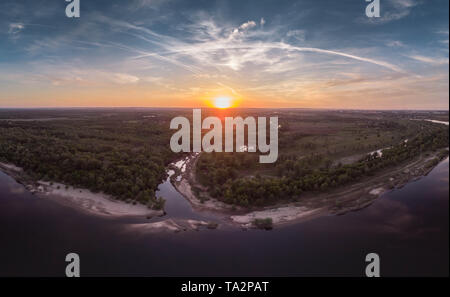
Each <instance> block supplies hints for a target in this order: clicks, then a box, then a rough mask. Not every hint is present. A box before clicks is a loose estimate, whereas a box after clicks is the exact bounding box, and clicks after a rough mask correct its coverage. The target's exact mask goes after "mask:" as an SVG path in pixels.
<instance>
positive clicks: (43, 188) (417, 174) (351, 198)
mask: <svg viewBox="0 0 450 297" xmlns="http://www.w3.org/2000/svg"><path fill="white" fill-rule="evenodd" d="M437 155H438V152H434V153H432V154H430V155H429V156H428V157H424V156H419V157H417V158H416V159H414V160H412V161H410V162H408V163H407V164H403V165H402V166H398V167H396V168H391V169H388V170H383V171H382V172H380V173H378V174H377V175H375V176H372V177H366V178H364V179H363V180H361V181H360V182H358V183H354V184H350V185H347V186H345V187H340V188H337V189H335V190H333V191H331V192H323V193H313V192H310V193H306V194H305V195H303V196H302V197H301V200H300V201H298V202H280V203H278V204H276V205H272V206H266V207H259V208H257V207H253V208H251V209H245V208H242V207H236V206H232V205H229V204H226V203H224V202H221V201H219V200H217V199H214V198H211V197H209V195H208V199H207V200H206V201H203V202H202V201H200V200H199V199H198V198H197V196H196V195H195V194H194V193H193V191H192V187H193V186H196V187H199V188H201V189H202V190H205V188H204V187H203V186H201V185H200V184H199V183H198V182H196V180H195V172H194V170H193V168H194V167H195V165H196V161H197V158H198V155H191V156H189V157H188V158H187V159H186V158H184V159H185V162H184V163H183V165H182V166H183V170H180V171H179V172H178V175H177V174H174V175H173V176H172V177H170V182H171V184H172V185H173V187H174V188H175V189H176V190H177V191H178V192H179V193H180V194H181V195H182V196H183V197H184V198H185V199H186V200H187V201H188V202H189V203H190V204H191V206H192V207H193V208H194V210H196V211H199V212H202V211H208V212H211V213H214V214H215V215H217V216H218V217H220V218H221V219H223V220H224V221H225V222H227V223H229V224H230V225H234V226H239V227H241V228H244V229H247V228H256V227H255V225H254V221H255V220H258V219H266V218H271V220H272V223H273V225H274V226H277V227H279V226H285V225H290V224H293V223H298V222H300V221H305V220H309V219H312V218H316V217H319V216H324V215H341V214H344V213H346V212H350V211H356V210H359V209H362V208H365V207H367V206H369V205H370V204H371V203H372V202H373V201H375V200H376V199H377V198H378V197H380V196H382V195H383V194H384V193H386V192H388V191H391V190H393V189H396V188H401V187H403V186H404V185H405V184H407V183H409V182H412V181H415V180H418V179H420V178H421V177H423V176H426V175H427V174H428V173H429V172H430V171H431V170H432V169H433V168H435V167H436V166H437V165H435V166H431V167H429V168H426V166H425V165H426V164H427V162H429V161H430V160H432V159H433V158H435V157H436V156H437ZM444 159H445V158H444ZM439 163H440V162H439ZM0 170H2V171H4V172H5V173H6V174H8V175H9V176H11V177H13V178H14V179H15V180H16V181H17V182H19V183H21V184H22V185H24V187H25V188H26V189H27V190H28V191H30V192H31V193H36V194H37V196H38V197H41V198H48V199H52V200H53V201H55V202H57V203H60V204H62V205H65V206H69V207H74V208H77V209H79V210H81V211H84V212H86V213H89V214H93V215H99V216H103V217H110V218H119V217H146V218H152V217H156V216H163V215H164V211H156V210H152V209H149V208H147V207H146V206H144V205H141V204H136V205H132V204H129V203H125V202H123V201H120V200H116V199H114V198H113V197H111V196H109V195H106V194H103V193H92V192H91V191H89V190H87V189H80V188H73V187H66V186H65V185H63V184H60V183H49V182H43V181H37V182H33V181H30V180H29V179H27V178H26V174H25V173H24V172H23V170H22V169H21V168H19V167H17V166H14V165H13V164H7V163H1V162H0ZM178 178H180V179H178ZM173 219H175V220H176V218H172V219H165V220H161V221H158V222H149V223H142V224H136V226H140V227H139V228H135V229H138V230H149V229H157V230H165V231H175V232H179V231H183V230H184V231H185V230H187V229H198V228H187V229H186V228H185V227H182V226H183V225H186V224H185V223H181V224H180V223H177V224H174V223H173ZM192 221H195V220H192ZM203 223H204V222H201V223H200V222H199V224H200V225H207V223H208V222H206V223H205V224H203ZM189 225H192V224H188V226H189ZM194 225H195V224H194ZM176 226H178V227H176ZM175 227H176V228H175ZM213 229H215V228H213Z"/></svg>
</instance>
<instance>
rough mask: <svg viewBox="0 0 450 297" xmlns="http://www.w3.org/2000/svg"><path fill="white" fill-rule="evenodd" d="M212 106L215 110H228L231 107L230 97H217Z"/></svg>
mask: <svg viewBox="0 0 450 297" xmlns="http://www.w3.org/2000/svg"><path fill="white" fill-rule="evenodd" d="M214 106H215V107H217V108H229V107H231V98H230V97H224V96H222V97H217V98H215V99H214Z"/></svg>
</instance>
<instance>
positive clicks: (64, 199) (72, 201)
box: [0, 163, 164, 218]
mask: <svg viewBox="0 0 450 297" xmlns="http://www.w3.org/2000/svg"><path fill="white" fill-rule="evenodd" d="M0 170H2V171H4V172H5V173H6V174H8V175H10V176H11V177H13V178H14V179H15V180H16V181H17V182H18V183H20V184H22V185H23V186H24V187H25V188H26V189H27V190H28V191H29V192H31V193H32V194H34V195H36V196H38V197H39V198H45V199H51V200H53V201H55V202H57V203H60V204H63V205H66V206H69V207H74V208H77V209H79V210H81V211H84V212H88V213H90V214H94V215H99V216H104V217H114V218H117V217H155V216H162V215H164V211H163V210H153V209H149V208H148V207H146V206H144V205H142V204H131V203H126V202H123V201H120V200H116V199H114V198H113V197H112V196H110V195H106V194H104V193H93V192H91V191H90V190H88V189H83V188H75V187H71V186H67V185H64V184H61V183H51V182H44V181H33V180H32V179H30V178H29V177H28V176H27V175H26V173H25V172H24V171H23V170H22V168H20V167H17V166H15V165H13V164H8V163H0Z"/></svg>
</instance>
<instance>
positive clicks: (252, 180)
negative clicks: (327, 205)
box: [196, 125, 448, 207]
mask: <svg viewBox="0 0 450 297" xmlns="http://www.w3.org/2000/svg"><path fill="white" fill-rule="evenodd" d="M447 146H448V127H445V126H443V125H426V126H425V127H424V128H422V129H421V130H420V132H418V133H417V135H416V136H415V137H414V138H412V139H410V140H409V141H408V142H407V143H404V142H403V141H402V142H401V143H398V144H397V145H394V146H392V147H391V148H389V149H384V150H383V154H382V156H379V155H377V154H372V155H367V156H366V157H364V158H362V159H361V160H359V161H357V162H354V163H352V164H347V165H342V164H338V165H336V166H332V164H331V163H330V161H329V159H328V158H326V157H324V156H323V155H318V154H312V155H310V156H307V157H298V156H296V155H292V154H288V155H280V156H279V159H278V161H277V162H276V163H275V164H274V165H272V166H273V167H272V168H271V169H270V170H271V171H272V172H276V173H277V176H273V175H266V176H264V177H262V176H261V175H260V174H257V175H255V177H252V176H251V175H250V176H249V175H247V176H246V175H245V174H240V173H242V172H249V171H248V170H249V169H252V168H253V169H254V168H255V166H258V161H257V160H256V158H257V156H256V154H249V153H216V154H202V155H201V157H200V159H199V161H198V167H197V171H196V173H197V177H198V179H199V181H200V182H201V183H202V184H203V185H204V186H206V187H207V189H208V192H209V194H210V195H211V196H212V197H215V198H217V199H219V200H221V201H223V202H225V203H228V204H233V205H239V206H243V207H248V206H264V205H270V204H273V203H276V202H277V201H280V200H281V199H284V200H294V201H295V200H297V199H298V197H299V196H300V195H301V194H302V193H304V192H311V191H328V190H330V189H333V188H336V187H339V186H343V185H346V184H349V183H352V182H356V181H358V180H360V179H361V178H363V177H365V176H371V175H373V174H375V173H376V172H377V171H379V170H383V169H386V168H389V167H392V166H396V165H399V164H401V163H403V162H406V161H408V160H412V159H413V158H416V157H417V156H419V155H420V154H422V153H423V154H425V153H426V152H427V151H435V150H437V149H440V148H443V147H447ZM441 154H442V155H446V153H444V152H442V153H441ZM447 154H448V153H447ZM252 158H255V159H254V160H252ZM440 159H441V158H439V159H436V160H433V161H431V163H430V165H429V166H433V165H435V164H437V162H438V161H439V160H440ZM250 160H251V162H250Z"/></svg>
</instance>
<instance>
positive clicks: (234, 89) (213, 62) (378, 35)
mask: <svg viewBox="0 0 450 297" xmlns="http://www.w3.org/2000/svg"><path fill="white" fill-rule="evenodd" d="M67 4H68V2H65V1H64V0H29V1H27V0H22V1H21V0H1V1H0V107H91V106H92V107H93V106H114V107H119V106H142V107H147V106H148V107H203V106H211V104H212V102H213V100H214V98H217V97H224V96H226V97H229V98H231V99H232V102H233V105H234V106H239V107H267V108H293V107H294V108H338V109H433V110H436V109H439V110H448V107H449V74H448V70H449V43H448V39H449V15H448V11H449V2H448V1H447V0H442V1H441V0H380V8H381V9H380V17H379V18H368V17H367V16H366V14H365V10H366V6H367V5H368V3H367V2H365V1H364V0H340V1H336V0H330V1H328V0H323V1H318V0H305V1H294V0H277V1H268V0H245V1H244V0H239V1H233V0H230V1H225V0H223V1H216V0H195V1H194V0H191V1H182V0H129V1H120V0H96V1H92V0H80V7H81V12H80V18H68V17H66V15H65V7H66V5H67Z"/></svg>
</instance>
